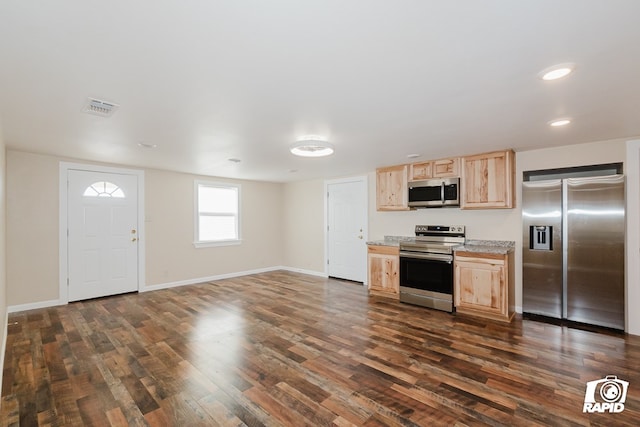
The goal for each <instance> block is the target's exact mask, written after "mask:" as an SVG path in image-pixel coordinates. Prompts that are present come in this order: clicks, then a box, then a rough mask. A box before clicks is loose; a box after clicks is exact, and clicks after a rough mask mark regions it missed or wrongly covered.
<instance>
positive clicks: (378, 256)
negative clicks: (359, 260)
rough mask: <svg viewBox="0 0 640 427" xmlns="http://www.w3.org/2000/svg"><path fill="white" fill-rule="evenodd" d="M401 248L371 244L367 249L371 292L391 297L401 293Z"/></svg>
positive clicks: (368, 277) (396, 296)
mask: <svg viewBox="0 0 640 427" xmlns="http://www.w3.org/2000/svg"><path fill="white" fill-rule="evenodd" d="M399 254H400V250H399V248H397V247H395V246H377V245H376V246H374V245H370V246H369V247H368V250H367V271H368V273H367V282H368V284H369V293H371V294H374V295H381V296H386V297H391V298H396V299H397V298H399V295H400V277H399V276H400V257H399Z"/></svg>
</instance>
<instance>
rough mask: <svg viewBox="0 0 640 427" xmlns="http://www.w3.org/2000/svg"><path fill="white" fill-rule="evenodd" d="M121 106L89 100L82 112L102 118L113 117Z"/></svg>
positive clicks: (93, 99)
mask: <svg viewBox="0 0 640 427" xmlns="http://www.w3.org/2000/svg"><path fill="white" fill-rule="evenodd" d="M118 107H119V105H118V104H114V103H113V102H107V101H101V100H99V99H95V98H87V102H86V103H85V104H84V107H83V108H82V111H83V112H85V113H89V114H94V115H96V116H101V117H111V116H112V115H113V113H115V112H116V110H117V109H118Z"/></svg>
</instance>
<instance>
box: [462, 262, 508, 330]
mask: <svg viewBox="0 0 640 427" xmlns="http://www.w3.org/2000/svg"><path fill="white" fill-rule="evenodd" d="M513 258H514V256H513V252H510V253H508V254H492V253H473V252H460V251H459V252H456V253H455V258H454V270H455V271H454V290H453V293H454V303H455V306H456V311H457V312H459V313H464V314H471V315H475V316H481V317H486V318H490V319H494V320H501V321H505V322H510V321H511V319H512V318H513V315H514V313H515V275H514V272H515V271H514V260H513Z"/></svg>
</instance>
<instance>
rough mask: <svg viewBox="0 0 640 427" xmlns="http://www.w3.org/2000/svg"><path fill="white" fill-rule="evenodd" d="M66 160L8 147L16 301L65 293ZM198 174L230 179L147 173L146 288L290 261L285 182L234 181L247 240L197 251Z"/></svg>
mask: <svg viewBox="0 0 640 427" xmlns="http://www.w3.org/2000/svg"><path fill="white" fill-rule="evenodd" d="M61 160H64V161H68V160H73V159H63V158H58V157H54V156H48V155H41V154H32V153H25V152H20V151H13V150H8V151H7V247H8V248H10V250H9V251H7V267H8V268H7V304H8V305H9V306H22V305H24V304H32V305H33V304H37V303H38V302H47V301H56V300H58V298H59V295H58V293H59V283H58V274H59V273H58V270H59V267H58V252H59V250H58V245H59V241H58V216H59V215H58V199H59V194H58V193H59V189H58V175H59V163H60V161H61ZM74 161H75V160H74ZM76 162H77V161H76ZM195 179H199V180H214V181H225V180H222V179H215V178H209V177H202V176H197V175H189V174H182V173H176V172H168V171H158V170H145V210H146V219H147V220H146V221H145V225H146V242H145V251H146V271H145V273H146V281H147V283H146V285H145V286H143V287H142V289H141V290H145V288H152V289H153V288H157V287H163V286H167V285H172V284H177V283H185V282H195V281H198V279H201V278H209V277H214V276H222V275H227V274H232V273H240V272H245V271H253V270H261V269H268V268H274V267H278V266H281V265H282V262H283V259H282V253H283V234H284V233H283V228H282V221H281V218H282V215H283V200H282V184H274V183H264V182H255V181H239V180H233V181H232V180H226V181H232V182H235V183H240V185H241V203H242V204H241V209H242V211H241V215H242V218H241V221H242V228H241V233H242V236H241V237H242V239H243V241H242V244H241V245H236V246H224V247H213V248H200V249H196V248H195V247H194V246H193V237H194V234H193V221H194V217H193V206H194V199H193V196H194V180H195Z"/></svg>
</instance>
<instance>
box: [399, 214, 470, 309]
mask: <svg viewBox="0 0 640 427" xmlns="http://www.w3.org/2000/svg"><path fill="white" fill-rule="evenodd" d="M464 229H465V228H464V226H463V225H451V226H444V225H416V229H415V233H416V238H415V240H409V241H403V242H400V301H401V302H406V303H409V304H416V305H421V306H423V307H429V308H435V309H437V310H442V311H448V312H452V311H453V248H454V247H455V246H458V245H462V244H464V241H465V231H464Z"/></svg>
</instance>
